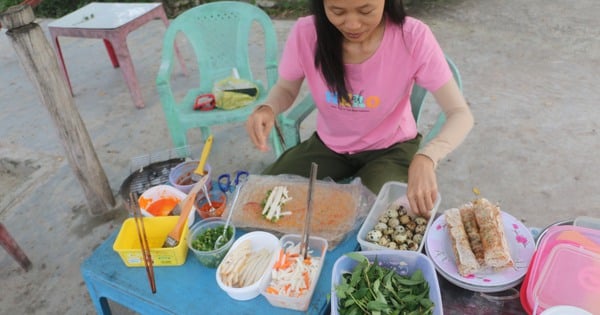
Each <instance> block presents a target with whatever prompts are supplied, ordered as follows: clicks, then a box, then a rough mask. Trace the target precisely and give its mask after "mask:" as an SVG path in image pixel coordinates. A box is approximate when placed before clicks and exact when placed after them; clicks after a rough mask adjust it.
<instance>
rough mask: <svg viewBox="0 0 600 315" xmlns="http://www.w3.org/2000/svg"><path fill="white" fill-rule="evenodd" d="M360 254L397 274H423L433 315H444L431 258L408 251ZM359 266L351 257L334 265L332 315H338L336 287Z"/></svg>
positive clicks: (379, 251) (343, 257)
mask: <svg viewBox="0 0 600 315" xmlns="http://www.w3.org/2000/svg"><path fill="white" fill-rule="evenodd" d="M358 253H359V254H361V255H363V256H365V257H366V258H367V259H369V261H370V262H373V261H374V260H375V258H377V261H378V263H379V265H381V266H383V267H385V268H388V269H394V270H395V271H396V273H398V274H400V275H402V276H407V277H410V276H411V275H412V274H413V273H415V272H416V271H417V270H419V269H420V270H421V271H422V272H423V277H424V278H425V280H426V281H427V283H428V284H429V299H430V300H431V301H432V302H433V304H434V308H433V315H442V314H443V313H444V311H443V307H442V294H441V292H440V284H439V282H438V278H437V275H436V272H435V267H434V266H433V262H431V260H430V259H429V257H427V256H425V255H423V254H421V253H418V252H414V251H406V250H389V249H388V250H377V251H362V252H358ZM357 265H358V262H357V261H356V260H354V259H352V258H350V257H347V256H345V255H344V256H341V257H340V258H338V260H336V262H335V264H334V265H333V271H332V273H331V314H332V315H337V314H339V312H338V298H337V295H336V293H335V287H336V286H337V285H339V284H340V282H341V278H342V275H343V274H344V273H351V272H352V271H353V270H354V268H355V267H356V266H357Z"/></svg>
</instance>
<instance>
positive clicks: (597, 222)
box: [573, 216, 600, 230]
mask: <svg viewBox="0 0 600 315" xmlns="http://www.w3.org/2000/svg"><path fill="white" fill-rule="evenodd" d="M573 225H575V226H581V227H585V228H589V229H596V230H600V218H592V217H585V216H581V217H577V218H575V221H573Z"/></svg>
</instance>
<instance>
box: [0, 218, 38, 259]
mask: <svg viewBox="0 0 600 315" xmlns="http://www.w3.org/2000/svg"><path fill="white" fill-rule="evenodd" d="M0 244H1V245H2V247H4V249H6V251H7V252H8V253H9V254H10V255H11V256H12V257H13V258H14V259H15V260H16V261H17V262H18V263H19V265H21V267H22V268H23V269H25V271H28V270H29V268H31V261H30V260H29V258H27V255H25V253H24V252H23V250H22V249H21V247H19V244H17V242H16V241H15V239H14V238H12V236H10V234H9V233H8V231H7V230H6V228H5V227H4V224H2V223H0Z"/></svg>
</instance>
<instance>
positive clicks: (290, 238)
mask: <svg viewBox="0 0 600 315" xmlns="http://www.w3.org/2000/svg"><path fill="white" fill-rule="evenodd" d="M301 241H302V236H301V235H297V234H286V235H284V236H282V237H281V242H280V246H281V248H287V247H289V245H295V244H299V243H301ZM327 246H328V244H327V240H326V239H324V238H322V237H317V236H309V240H308V250H309V253H311V257H318V258H319V259H320V262H319V267H318V270H317V272H316V274H315V277H314V279H311V280H312V282H311V283H310V288H309V289H308V292H307V293H306V294H304V295H303V296H301V297H288V296H285V295H278V294H272V293H268V292H267V291H266V290H265V289H266V287H267V286H268V284H269V283H270V282H271V276H272V273H271V270H272V268H269V273H268V275H267V279H266V280H267V281H265V282H266V286H265V287H264V288H262V289H261V294H262V295H263V296H264V297H265V298H266V299H267V300H268V301H269V303H271V305H273V306H276V307H282V308H287V309H292V310H296V311H302V312H306V310H308V307H309V305H310V301H311V299H312V295H313V293H314V292H315V287H316V286H317V283H318V281H319V277H320V275H321V269H323V263H324V262H325V254H326V253H327Z"/></svg>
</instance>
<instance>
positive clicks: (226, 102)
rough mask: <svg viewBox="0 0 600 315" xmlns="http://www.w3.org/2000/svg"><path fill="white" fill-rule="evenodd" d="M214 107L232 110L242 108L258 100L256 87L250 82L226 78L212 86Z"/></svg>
mask: <svg viewBox="0 0 600 315" xmlns="http://www.w3.org/2000/svg"><path fill="white" fill-rule="evenodd" d="M213 94H214V95H215V99H216V107H217V108H220V109H225V110H232V109H238V108H241V107H244V106H246V105H248V104H250V103H252V102H254V101H255V100H256V99H257V98H258V87H257V86H256V84H254V83H252V82H251V81H248V80H244V79H239V78H235V77H228V78H225V79H223V80H221V81H218V82H216V83H215V84H214V85H213Z"/></svg>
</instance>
